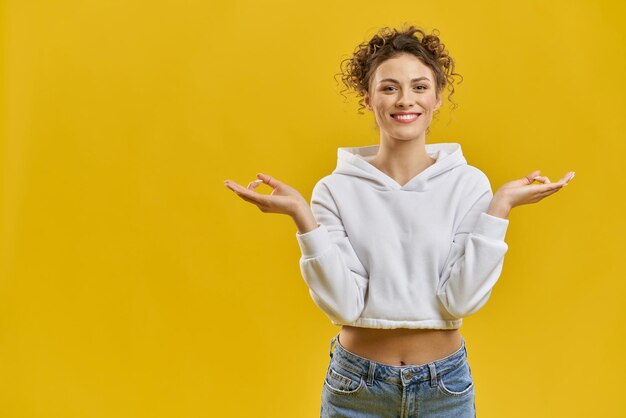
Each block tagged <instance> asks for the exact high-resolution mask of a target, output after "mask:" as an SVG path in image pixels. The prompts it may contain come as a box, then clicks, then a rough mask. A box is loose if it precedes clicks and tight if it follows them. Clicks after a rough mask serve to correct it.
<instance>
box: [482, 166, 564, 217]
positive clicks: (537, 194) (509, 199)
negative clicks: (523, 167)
mask: <svg viewBox="0 0 626 418" xmlns="http://www.w3.org/2000/svg"><path fill="white" fill-rule="evenodd" d="M540 171H541V170H535V171H533V172H532V173H530V174H529V175H527V176H526V177H523V178H521V179H517V180H513V181H510V182H508V183H505V184H503V185H502V186H501V187H500V188H499V189H498V191H497V192H496V195H497V197H498V199H499V200H500V199H501V200H502V201H505V202H506V203H507V204H508V206H509V207H510V208H514V207H515V206H521V205H527V204H529V203H537V202H539V201H540V200H542V199H543V198H545V197H548V196H550V195H551V194H553V193H556V192H558V191H559V190H561V188H563V187H565V186H567V184H568V182H569V181H570V180H571V179H573V178H574V174H575V173H574V172H573V171H569V172H567V173H566V174H565V175H564V176H563V177H562V178H561V179H560V180H559V181H557V182H555V183H552V182H550V179H549V178H548V177H546V176H540V175H539V173H540ZM535 181H539V182H541V183H542V184H533V183H534V182H535ZM494 197H496V196H494Z"/></svg>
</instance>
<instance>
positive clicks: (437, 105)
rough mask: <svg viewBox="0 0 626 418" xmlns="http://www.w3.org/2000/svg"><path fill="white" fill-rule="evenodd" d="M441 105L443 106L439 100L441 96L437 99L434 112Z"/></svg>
mask: <svg viewBox="0 0 626 418" xmlns="http://www.w3.org/2000/svg"><path fill="white" fill-rule="evenodd" d="M442 104H443V101H442V100H441V96H439V98H438V99H437V104H435V109H434V110H437V109H439V108H440V107H441V105H442Z"/></svg>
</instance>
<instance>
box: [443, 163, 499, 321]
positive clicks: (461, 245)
mask: <svg viewBox="0 0 626 418" xmlns="http://www.w3.org/2000/svg"><path fill="white" fill-rule="evenodd" d="M472 195H473V196H477V195H478V197H477V198H474V201H473V203H472V204H471V206H470V209H469V210H468V211H467V212H466V213H465V215H464V217H463V220H462V221H461V223H460V225H459V228H458V229H457V231H456V232H455V235H454V240H453V242H452V248H451V250H450V254H449V255H448V259H447V260H446V262H445V265H444V269H443V272H442V274H441V277H440V280H439V286H438V288H437V296H438V297H439V300H440V301H441V302H442V303H443V305H444V306H445V308H446V309H447V310H448V312H450V314H452V315H454V316H455V317H457V318H463V317H466V316H469V315H472V314H473V313H475V312H476V311H478V310H479V309H480V308H482V307H483V305H485V303H486V302H487V300H488V299H489V296H490V295H491V290H492V288H493V286H494V285H495V284H496V282H497V281H498V278H499V277H500V273H501V272H502V266H503V263H504V254H505V253H506V252H507V250H508V245H507V243H506V242H505V241H504V237H505V234H506V230H507V227H508V225H509V220H508V219H505V218H500V217H497V216H493V215H489V214H488V213H487V209H488V208H489V204H490V202H491V199H492V198H493V192H492V191H491V185H490V183H489V179H488V178H487V176H486V175H485V174H484V173H482V172H481V179H480V182H479V186H478V189H477V193H472Z"/></svg>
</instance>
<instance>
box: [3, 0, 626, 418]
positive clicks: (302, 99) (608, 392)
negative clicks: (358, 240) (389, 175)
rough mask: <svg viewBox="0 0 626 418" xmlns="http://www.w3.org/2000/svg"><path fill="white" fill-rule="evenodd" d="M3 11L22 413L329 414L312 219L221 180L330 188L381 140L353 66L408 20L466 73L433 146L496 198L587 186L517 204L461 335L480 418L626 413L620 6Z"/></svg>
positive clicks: (23, 1) (154, 5) (8, 340)
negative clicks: (379, 36) (360, 49)
mask: <svg viewBox="0 0 626 418" xmlns="http://www.w3.org/2000/svg"><path fill="white" fill-rule="evenodd" d="M0 7H1V8H2V15H1V18H2V20H1V24H2V31H1V33H0V36H1V38H0V42H1V45H2V62H1V69H0V71H1V73H0V80H1V82H2V83H1V91H0V93H1V96H0V97H1V99H2V100H1V102H0V106H1V108H0V118H1V119H0V121H1V128H2V136H1V142H0V158H1V160H0V161H1V170H0V415H1V416H2V417H7V418H18V417H64V418H73V417H90V418H92V417H93V418H99V417H102V418H104V417H106V418H110V417H116V418H124V417H150V418H152V417H155V418H156V417H185V418H192V417H193V418H195V417H290V418H291V417H310V418H313V417H317V416H319V402H320V394H321V389H322V382H323V378H324V375H325V373H326V367H327V365H328V361H329V357H328V348H329V346H328V343H329V340H330V338H331V337H332V336H333V335H335V334H336V333H337V332H338V331H339V328H338V327H333V326H332V324H331V323H330V321H329V320H328V319H327V318H326V316H325V315H324V314H323V313H322V311H321V310H319V309H318V308H317V307H316V306H315V305H314V303H313V301H312V300H311V299H310V297H309V294H308V292H307V288H306V285H305V283H304V281H303V279H302V277H301V276H300V270H299V266H298V259H299V256H300V253H299V248H298V246H297V242H296V239H295V232H296V227H295V224H294V223H293V221H292V220H291V219H290V218H288V217H286V216H284V215H276V214H264V213H262V212H261V211H259V210H258V209H257V208H256V207H255V206H253V205H251V204H249V203H247V202H245V201H243V200H241V199H239V198H238V197H237V196H236V195H235V194H234V193H232V192H231V191H230V190H228V189H227V188H225V187H224V185H223V180H225V179H231V180H234V181H236V182H238V183H240V184H242V185H244V186H245V185H247V183H248V182H249V181H252V180H254V179H255V174H256V173H257V172H265V173H267V174H270V175H272V176H274V177H276V178H277V179H279V180H281V181H284V182H286V183H288V184H289V185H291V186H293V187H295V188H296V189H298V190H299V191H300V192H301V193H302V194H303V196H305V197H306V198H307V199H309V198H310V191H311V188H312V187H313V185H314V184H315V182H316V181H317V180H318V179H319V178H321V177H322V176H324V175H326V174H328V173H330V172H331V171H332V170H333V169H334V167H335V163H336V149H337V147H339V146H362V145H371V144H376V143H378V135H377V133H376V131H375V130H374V123H373V119H372V117H371V114H367V115H365V116H359V115H358V114H357V113H356V109H357V107H358V106H357V104H356V98H354V97H353V96H349V100H347V101H344V98H343V97H342V96H341V95H340V94H339V90H340V86H338V85H337V84H336V83H335V80H334V78H333V76H334V74H335V73H336V72H337V71H338V69H339V62H340V60H341V59H343V58H346V57H347V56H348V55H349V54H350V53H351V52H352V51H353V49H354V47H355V46H356V45H357V44H358V43H360V42H362V41H364V40H366V39H369V37H371V36H372V35H373V34H374V33H375V32H376V29H377V28H379V27H382V26H398V25H400V24H401V23H402V22H408V23H413V24H416V25H419V26H422V27H424V28H425V29H427V31H428V32H430V30H432V29H433V28H437V29H439V30H440V36H441V38H442V40H443V42H444V43H445V45H446V47H447V48H448V49H449V51H450V53H451V54H452V56H453V57H454V59H455V60H456V64H457V67H456V70H457V72H459V73H461V74H462V75H463V77H464V80H463V82H462V83H461V84H460V85H457V92H456V93H455V94H454V96H453V100H454V101H455V102H457V103H459V108H457V109H456V110H455V111H453V112H450V111H449V108H450V103H449V102H448V101H447V100H446V105H445V106H444V108H443V110H442V112H441V114H440V116H439V118H438V119H437V120H435V121H434V122H433V125H431V133H430V135H429V137H428V139H427V142H429V143H431V142H460V143H461V144H462V147H463V151H464V154H465V156H466V158H467V160H468V162H469V163H470V164H472V165H474V166H477V167H479V168H480V169H482V170H483V171H484V172H485V173H486V174H487V175H488V176H489V178H490V180H491V182H492V186H493V189H494V192H495V191H496V190H497V188H498V187H499V186H500V185H501V184H503V183H504V182H507V181H510V180H513V179H516V178H520V177H522V176H525V175H526V174H528V173H530V172H531V171H533V170H535V169H541V170H542V174H544V175H547V176H548V177H550V179H551V180H553V181H556V180H558V179H559V178H560V177H561V176H562V175H563V174H565V172H567V171H569V170H573V171H575V172H576V177H575V179H574V180H572V182H571V183H570V185H569V186H567V187H566V188H565V189H563V190H561V191H559V192H558V193H556V194H555V195H552V196H550V197H549V198H547V199H545V200H543V201H542V202H540V203H538V204H534V205H526V206H522V207H517V208H515V209H513V211H512V212H511V215H510V217H509V219H510V226H509V229H508V231H507V237H506V241H507V243H508V244H509V252H508V253H507V255H506V259H505V265H504V269H503V273H502V276H501V278H500V280H499V282H498V284H497V285H496V287H495V288H494V292H493V293H492V296H491V299H490V301H489V302H488V304H487V305H486V306H485V307H484V308H483V309H481V310H480V311H479V312H478V313H476V314H475V315H473V316H471V317H468V318H466V319H465V320H464V324H463V326H462V328H461V332H462V335H463V336H464V337H465V338H466V341H467V347H468V354H469V361H470V364H471V366H472V372H473V375H474V379H475V385H476V405H477V408H478V416H480V417H481V418H490V417H494V418H500V417H507V418H515V417H520V418H521V417H523V418H528V417H622V416H625V415H626V407H625V406H624V405H625V404H624V400H623V393H624V389H625V387H624V386H625V385H624V374H625V373H626V367H625V365H626V362H625V361H624V355H625V354H624V343H625V338H624V337H625V333H624V321H625V320H626V298H625V296H626V280H624V277H625V275H624V260H625V258H624V250H625V245H624V235H625V233H626V228H625V220H624V219H625V217H624V213H625V212H626V207H625V204H624V202H625V199H624V190H625V188H624V186H625V185H624V177H625V175H626V169H625V166H626V165H625V164H624V157H625V153H624V151H625V148H626V146H625V142H626V141H625V140H624V131H625V128H626V126H625V120H626V118H625V117H624V110H625V108H626V106H625V105H626V100H625V97H626V89H625V86H626V82H625V81H624V80H625V78H624V73H625V70H626V69H625V57H626V54H625V51H624V49H625V48H624V47H625V46H626V42H625V41H626V40H625V34H626V30H625V29H624V27H626V25H625V24H626V22H625V20H626V19H625V16H626V10H625V7H624V3H623V2H618V1H614V2H606V1H604V2H603V1H591V0H588V1H563V0H560V1H552V2H544V1H539V0H537V1H522V2H491V1H484V0H481V1H463V2H461V1H446V2H433V1H430V2H425V1H422V2H416V1H395V2H381V1H377V2H375V1H349V2H334V1H328V0H327V1H315V2H294V1H287V0H285V1H276V0H269V1H253V0H242V1H230V2H221V3H220V2H215V3H214V2H208V1H201V0H187V1H173V0H170V1H164V0H158V1H142V2H139V1H129V0H89V1H87V0H84V1H77V0H76V1H70V0H58V1H34V0H5V1H4V2H3V3H2V4H1V6H0ZM446 97H447V95H446ZM258 190H259V191H261V192H263V193H268V192H269V188H267V186H262V187H261V188H259V189H258Z"/></svg>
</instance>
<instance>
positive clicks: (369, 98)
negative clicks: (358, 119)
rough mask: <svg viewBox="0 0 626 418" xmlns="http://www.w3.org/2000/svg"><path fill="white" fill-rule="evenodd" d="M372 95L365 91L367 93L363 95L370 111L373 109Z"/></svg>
mask: <svg viewBox="0 0 626 418" xmlns="http://www.w3.org/2000/svg"><path fill="white" fill-rule="evenodd" d="M371 100H372V99H371V97H370V94H369V93H368V92H365V94H364V95H363V101H364V102H365V108H366V109H367V110H369V111H370V112H371V111H372V101H371Z"/></svg>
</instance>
